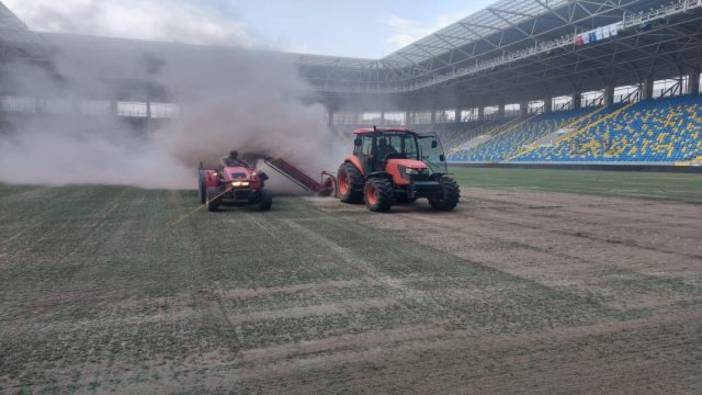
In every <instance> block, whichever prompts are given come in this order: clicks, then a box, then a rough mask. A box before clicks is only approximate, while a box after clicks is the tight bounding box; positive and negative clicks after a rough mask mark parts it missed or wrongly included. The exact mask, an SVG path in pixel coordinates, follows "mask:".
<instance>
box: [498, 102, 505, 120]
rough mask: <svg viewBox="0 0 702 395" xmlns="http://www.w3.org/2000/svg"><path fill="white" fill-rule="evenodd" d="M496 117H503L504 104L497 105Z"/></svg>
mask: <svg viewBox="0 0 702 395" xmlns="http://www.w3.org/2000/svg"><path fill="white" fill-rule="evenodd" d="M497 117H498V118H499V119H505V105H504V104H500V105H499V106H497Z"/></svg>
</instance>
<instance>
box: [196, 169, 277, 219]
mask: <svg viewBox="0 0 702 395" xmlns="http://www.w3.org/2000/svg"><path fill="white" fill-rule="evenodd" d="M267 179H268V176H267V175H266V174H265V173H263V172H259V171H257V170H256V169H249V168H247V167H224V168H217V169H212V168H210V169H206V168H204V166H203V165H202V164H200V169H199V172H198V192H199V196H200V203H201V204H204V205H206V206H207V210H208V211H211V212H214V211H217V210H219V207H220V206H221V205H222V204H225V203H229V204H255V205H257V206H258V209H259V210H261V211H268V210H270V209H271V207H272V205H273V194H272V193H271V191H270V190H268V189H266V188H265V183H266V180H267Z"/></svg>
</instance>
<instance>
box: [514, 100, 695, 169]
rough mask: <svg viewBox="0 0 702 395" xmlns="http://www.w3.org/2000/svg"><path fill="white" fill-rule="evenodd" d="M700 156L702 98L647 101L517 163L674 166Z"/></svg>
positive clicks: (520, 159) (596, 123)
mask: <svg viewBox="0 0 702 395" xmlns="http://www.w3.org/2000/svg"><path fill="white" fill-rule="evenodd" d="M700 155H702V98H700V97H695V96H682V97H674V98H666V99H658V100H646V101H643V102H640V103H637V104H634V105H631V106H626V107H624V108H622V109H621V110H620V111H616V112H613V113H612V116H611V117H605V118H603V121H602V122H594V123H591V124H590V125H588V126H586V127H585V128H583V129H581V130H579V131H578V132H577V133H574V134H572V135H569V136H567V137H566V138H563V139H561V140H560V141H558V142H557V143H556V144H554V145H553V146H544V147H539V148H537V149H534V150H532V151H530V152H528V153H526V154H524V155H521V156H519V157H518V158H514V160H516V161H520V162H677V161H688V160H694V159H695V158H697V157H698V156H700Z"/></svg>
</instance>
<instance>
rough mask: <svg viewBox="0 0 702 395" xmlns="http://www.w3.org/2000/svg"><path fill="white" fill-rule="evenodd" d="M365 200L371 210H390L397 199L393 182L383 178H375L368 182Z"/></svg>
mask: <svg viewBox="0 0 702 395" xmlns="http://www.w3.org/2000/svg"><path fill="white" fill-rule="evenodd" d="M363 200H365V202H366V207H368V209H369V210H370V211H374V212H377V213H386V212H388V211H390V208H391V207H392V204H393V202H394V200H395V192H394V191H393V187H392V182H391V181H390V180H386V179H382V178H373V179H370V180H368V181H367V182H366V186H365V187H364V189H363Z"/></svg>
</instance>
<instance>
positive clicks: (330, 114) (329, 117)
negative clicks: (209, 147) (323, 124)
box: [146, 103, 334, 129]
mask: <svg viewBox="0 0 702 395" xmlns="http://www.w3.org/2000/svg"><path fill="white" fill-rule="evenodd" d="M146 111H147V112H148V113H149V118H151V103H147V110H146ZM327 122H328V124H327V126H328V127H329V129H333V128H334V111H332V110H327Z"/></svg>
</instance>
